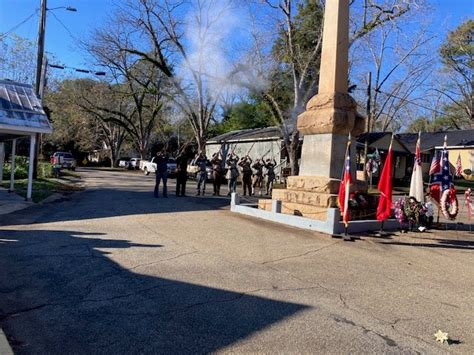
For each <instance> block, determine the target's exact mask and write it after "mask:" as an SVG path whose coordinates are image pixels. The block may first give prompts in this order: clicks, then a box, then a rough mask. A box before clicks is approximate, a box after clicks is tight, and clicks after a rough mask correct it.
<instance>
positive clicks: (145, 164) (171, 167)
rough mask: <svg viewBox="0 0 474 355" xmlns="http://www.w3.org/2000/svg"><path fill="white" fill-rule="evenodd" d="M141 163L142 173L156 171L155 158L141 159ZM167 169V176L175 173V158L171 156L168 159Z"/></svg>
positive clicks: (146, 173)
mask: <svg viewBox="0 0 474 355" xmlns="http://www.w3.org/2000/svg"><path fill="white" fill-rule="evenodd" d="M141 165H142V169H143V173H144V174H145V175H148V174H150V173H154V172H155V171H156V163H155V158H153V159H151V161H142V164H141ZM167 171H168V176H170V177H172V176H174V175H176V160H175V159H173V158H169V159H168V164H167Z"/></svg>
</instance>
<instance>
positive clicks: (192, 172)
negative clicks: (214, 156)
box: [186, 163, 214, 181]
mask: <svg viewBox="0 0 474 355" xmlns="http://www.w3.org/2000/svg"><path fill="white" fill-rule="evenodd" d="M186 171H187V173H188V177H189V178H191V179H196V175H197V172H198V171H199V167H198V166H197V165H192V164H189V165H188V167H187V169H186ZM206 174H207V181H212V180H213V179H214V177H213V175H212V164H211V163H208V164H207V165H206Z"/></svg>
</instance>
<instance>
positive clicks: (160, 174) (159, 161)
mask: <svg viewBox="0 0 474 355" xmlns="http://www.w3.org/2000/svg"><path fill="white" fill-rule="evenodd" d="M154 163H155V164H156V171H155V174H156V180H155V197H158V193H159V189H160V182H161V181H163V197H168V187H167V186H166V184H167V182H168V153H166V151H161V152H160V153H159V154H158V155H157V156H156V157H155V161H154Z"/></svg>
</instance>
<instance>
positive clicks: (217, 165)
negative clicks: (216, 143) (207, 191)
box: [211, 152, 223, 196]
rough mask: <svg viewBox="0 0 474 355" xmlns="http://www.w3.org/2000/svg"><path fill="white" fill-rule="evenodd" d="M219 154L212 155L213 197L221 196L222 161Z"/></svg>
mask: <svg viewBox="0 0 474 355" xmlns="http://www.w3.org/2000/svg"><path fill="white" fill-rule="evenodd" d="M220 154H221V153H220V152H219V153H214V155H213V156H212V160H211V164H212V179H213V180H212V185H213V186H214V193H213V195H214V196H220V194H221V183H222V173H223V169H222V159H221V155H220Z"/></svg>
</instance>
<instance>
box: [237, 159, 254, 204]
mask: <svg viewBox="0 0 474 355" xmlns="http://www.w3.org/2000/svg"><path fill="white" fill-rule="evenodd" d="M239 166H240V167H241V168H242V185H243V187H244V196H246V195H247V190H248V192H249V196H251V195H252V159H251V158H250V157H249V156H248V155H247V156H245V157H242V159H241V160H240V163H239Z"/></svg>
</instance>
